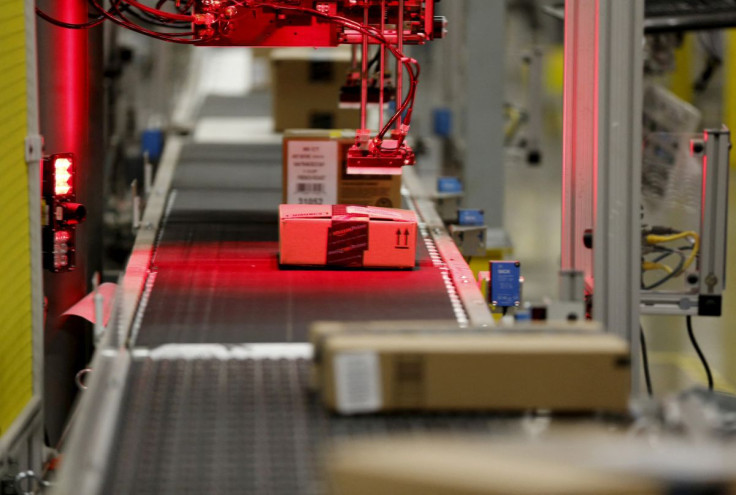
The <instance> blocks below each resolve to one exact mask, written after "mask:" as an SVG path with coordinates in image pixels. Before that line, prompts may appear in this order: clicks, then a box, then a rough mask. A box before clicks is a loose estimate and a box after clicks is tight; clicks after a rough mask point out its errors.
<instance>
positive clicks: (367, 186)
mask: <svg viewBox="0 0 736 495" xmlns="http://www.w3.org/2000/svg"><path fill="white" fill-rule="evenodd" d="M354 142H355V132H354V131H337V130H333V131H319V130H313V129H304V130H290V131H286V132H285V133H284V173H283V202H284V203H289V204H344V205H361V206H379V207H383V208H398V207H400V206H401V176H400V175H349V174H348V173H347V156H348V149H350V146H352V145H353V143H354Z"/></svg>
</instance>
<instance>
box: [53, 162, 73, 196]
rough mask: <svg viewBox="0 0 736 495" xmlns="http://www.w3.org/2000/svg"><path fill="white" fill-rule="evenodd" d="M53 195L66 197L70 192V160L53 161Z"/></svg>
mask: <svg viewBox="0 0 736 495" xmlns="http://www.w3.org/2000/svg"><path fill="white" fill-rule="evenodd" d="M54 181H55V182H54V195H56V196H66V195H67V194H69V193H70V192H72V185H71V181H72V160H71V159H70V158H68V157H63V156H62V157H57V158H56V159H55V160H54Z"/></svg>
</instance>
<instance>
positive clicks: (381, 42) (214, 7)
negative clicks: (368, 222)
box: [192, 0, 445, 174]
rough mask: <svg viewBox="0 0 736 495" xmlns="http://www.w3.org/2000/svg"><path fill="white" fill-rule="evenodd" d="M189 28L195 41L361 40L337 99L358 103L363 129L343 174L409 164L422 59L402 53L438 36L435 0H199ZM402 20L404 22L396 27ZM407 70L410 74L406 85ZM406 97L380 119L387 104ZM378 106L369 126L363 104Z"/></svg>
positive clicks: (323, 42)
mask: <svg viewBox="0 0 736 495" xmlns="http://www.w3.org/2000/svg"><path fill="white" fill-rule="evenodd" d="M192 12H193V17H194V34H195V38H197V39H198V41H197V44H199V45H208V46H209V45H236V46H314V47H318V46H337V45H339V44H343V43H347V44H355V45H357V44H360V45H361V46H362V56H361V70H360V71H358V70H357V64H355V66H356V70H355V71H354V72H353V73H352V74H350V76H349V77H348V83H347V85H346V86H345V88H344V91H343V94H342V95H341V97H343V98H350V96H351V94H352V97H353V98H354V99H355V100H357V95H358V94H359V95H360V98H359V102H360V108H361V126H360V127H361V128H360V130H359V131H358V133H357V138H356V142H355V145H354V146H352V147H351V148H350V150H349V152H348V173H352V174H375V173H388V174H399V173H401V167H402V166H404V165H413V164H414V162H415V158H414V152H413V151H412V149H411V147H409V146H408V145H407V143H406V136H407V133H408V132H409V125H410V122H411V114H412V107H413V104H414V95H415V92H416V85H417V78H418V77H419V65H418V64H417V63H416V61H415V60H414V59H412V58H410V57H407V56H405V55H404V53H403V47H404V44H423V43H425V42H427V41H429V40H431V39H434V38H435V37H442V36H443V35H444V31H445V22H444V20H443V19H442V18H435V16H434V0H332V1H314V0H280V1H278V0H271V1H265V0H250V1H248V0H196V1H195V3H194V6H193V11H192ZM398 26H401V28H398ZM369 45H378V46H379V49H378V51H377V53H376V57H375V58H376V61H377V62H378V70H377V71H376V74H377V75H376V76H374V77H371V75H370V74H369V69H370V67H369V66H370V65H373V64H370V63H369V56H368V52H369ZM386 52H389V53H391V55H393V57H394V58H395V59H396V71H395V79H396V81H395V84H391V81H390V80H389V81H387V80H386V74H387V70H386ZM404 71H406V73H407V74H408V85H407V90H406V92H404V91H403V84H402V83H403V78H404ZM395 95H398V96H399V97H403V99H402V100H401V101H400V103H397V104H396V110H395V113H394V114H393V116H391V117H390V118H388V119H387V120H386V122H385V123H384V118H383V107H384V104H386V103H388V102H389V101H391V100H393V99H395ZM369 103H376V104H378V106H379V109H380V119H379V120H380V130H379V131H378V133H377V134H376V135H375V136H372V133H371V132H370V131H369V130H368V129H366V114H367V112H366V107H367V105H368V104H369Z"/></svg>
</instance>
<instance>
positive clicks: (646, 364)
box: [639, 324, 654, 397]
mask: <svg viewBox="0 0 736 495" xmlns="http://www.w3.org/2000/svg"><path fill="white" fill-rule="evenodd" d="M639 342H640V344H641V361H642V365H643V367H644V381H645V382H646V384H647V394H649V397H653V396H654V391H653V389H652V376H651V375H650V374H649V353H648V351H647V339H646V337H645V336H644V328H643V327H642V326H641V324H639Z"/></svg>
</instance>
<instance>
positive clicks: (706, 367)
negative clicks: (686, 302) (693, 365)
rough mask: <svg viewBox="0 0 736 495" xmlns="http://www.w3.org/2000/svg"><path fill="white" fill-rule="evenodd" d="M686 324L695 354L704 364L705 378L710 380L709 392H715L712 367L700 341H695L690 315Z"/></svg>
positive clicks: (686, 319)
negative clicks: (699, 343)
mask: <svg viewBox="0 0 736 495" xmlns="http://www.w3.org/2000/svg"><path fill="white" fill-rule="evenodd" d="M685 323H686V324H687V334H688V336H689V337H690V343H691V344H692V345H693V348H694V349H695V352H696V353H697V354H698V357H699V358H700V362H701V363H703V369H704V370H705V376H706V377H707V378H708V390H713V373H711V371H710V365H709V364H708V360H707V359H705V354H703V351H702V350H701V349H700V346H699V345H698V341H697V340H695V333H694V332H693V322H692V317H691V316H690V315H688V316H686V317H685Z"/></svg>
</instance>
